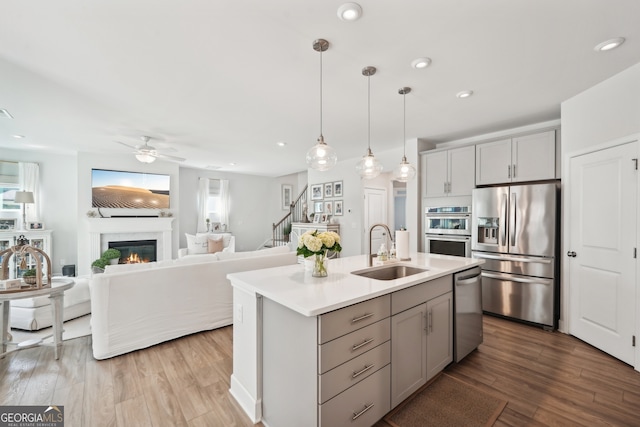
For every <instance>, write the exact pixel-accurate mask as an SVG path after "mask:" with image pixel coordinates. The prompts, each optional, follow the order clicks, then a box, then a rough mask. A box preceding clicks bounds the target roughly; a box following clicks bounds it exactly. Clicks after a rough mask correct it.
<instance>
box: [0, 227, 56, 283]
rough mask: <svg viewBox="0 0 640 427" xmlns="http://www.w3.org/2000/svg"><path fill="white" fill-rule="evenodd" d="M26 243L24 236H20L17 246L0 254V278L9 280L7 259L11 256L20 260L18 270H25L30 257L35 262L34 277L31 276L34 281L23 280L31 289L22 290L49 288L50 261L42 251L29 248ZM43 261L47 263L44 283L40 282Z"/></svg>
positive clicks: (27, 241)
mask: <svg viewBox="0 0 640 427" xmlns="http://www.w3.org/2000/svg"><path fill="white" fill-rule="evenodd" d="M28 243H29V240H28V239H27V238H25V237H24V235H20V237H18V244H17V245H15V246H12V247H10V248H9V249H5V250H4V251H1V252H0V259H2V270H1V271H2V277H0V278H1V279H2V280H6V279H8V278H9V268H8V267H9V259H10V258H11V257H12V256H17V257H18V259H19V260H20V269H22V270H24V269H26V268H27V255H31V256H32V257H33V259H34V260H35V261H36V266H35V270H36V275H35V276H33V277H34V278H35V280H33V283H30V282H27V278H25V283H28V284H31V285H32V287H31V288H29V289H23V290H33V289H42V287H43V285H44V286H45V287H46V286H51V259H50V258H49V256H48V255H47V254H46V253H45V252H44V251H43V250H42V249H38V248H36V247H33V246H30V245H29V244H28ZM43 260H44V261H46V263H47V280H46V282H44V283H43V280H42V262H43ZM30 281H31V280H30Z"/></svg>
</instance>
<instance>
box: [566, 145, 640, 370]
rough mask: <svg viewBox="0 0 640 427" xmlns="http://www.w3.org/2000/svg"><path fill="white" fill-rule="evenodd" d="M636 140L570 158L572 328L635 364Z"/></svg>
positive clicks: (624, 360)
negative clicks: (633, 341)
mask: <svg viewBox="0 0 640 427" xmlns="http://www.w3.org/2000/svg"><path fill="white" fill-rule="evenodd" d="M637 158H638V147H637V142H632V143H628V144H624V145H619V146H615V147H612V148H608V149H604V150H600V151H597V152H593V153H589V154H584V155H581V156H576V157H572V158H571V160H570V174H571V181H570V183H569V188H568V191H569V194H568V196H569V198H570V201H569V212H568V213H567V214H566V215H568V216H569V217H570V218H571V220H570V221H569V224H570V241H569V242H568V243H569V244H568V245H567V246H566V247H565V249H566V250H567V251H568V252H567V253H566V254H564V256H565V257H568V259H569V282H570V283H569V305H570V313H569V320H570V322H569V329H570V333H571V334H572V335H575V336H576V337H578V338H580V339H582V340H584V341H586V342H588V343H589V344H591V345H593V346H595V347H597V348H599V349H601V350H602V351H605V352H607V353H609V354H611V355H612V356H614V357H616V358H618V359H620V360H622V361H623V362H625V363H628V364H631V365H632V364H633V361H634V349H633V347H632V337H633V334H634V322H635V300H636V296H635V295H636V294H635V292H636V285H635V282H636V273H635V265H636V259H635V258H634V250H635V247H636V221H637V220H636V218H637V217H636V206H637V200H636V199H637V171H636V169H635V161H634V160H633V159H637Z"/></svg>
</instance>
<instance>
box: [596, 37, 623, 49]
mask: <svg viewBox="0 0 640 427" xmlns="http://www.w3.org/2000/svg"><path fill="white" fill-rule="evenodd" d="M622 43H624V37H616V38H615V39H609V40H605V41H603V42H602V43H600V44H598V45H597V46H596V47H594V48H593V49H594V50H595V51H598V52H604V51H607V50H611V49H615V48H617V47H618V46H620V45H621V44H622Z"/></svg>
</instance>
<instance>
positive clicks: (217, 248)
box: [207, 236, 224, 254]
mask: <svg viewBox="0 0 640 427" xmlns="http://www.w3.org/2000/svg"><path fill="white" fill-rule="evenodd" d="M223 249H224V247H223V246H222V236H221V237H209V238H208V239H207V252H208V253H210V254H215V253H216V252H222V250H223Z"/></svg>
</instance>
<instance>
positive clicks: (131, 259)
mask: <svg viewBox="0 0 640 427" xmlns="http://www.w3.org/2000/svg"><path fill="white" fill-rule="evenodd" d="M109 248H114V249H117V250H119V251H120V259H119V260H118V264H137V263H143V262H154V261H156V260H157V249H158V242H157V240H127V241H119V242H109Z"/></svg>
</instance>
